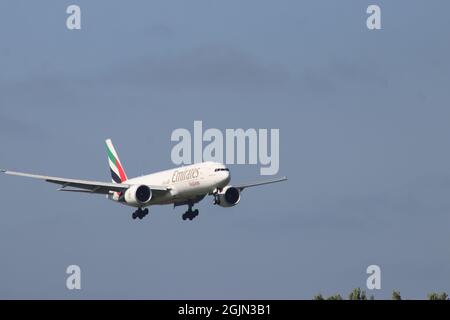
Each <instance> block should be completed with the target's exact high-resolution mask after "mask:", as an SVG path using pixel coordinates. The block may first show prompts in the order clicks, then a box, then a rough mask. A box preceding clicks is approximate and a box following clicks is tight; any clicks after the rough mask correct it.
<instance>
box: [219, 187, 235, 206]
mask: <svg viewBox="0 0 450 320" xmlns="http://www.w3.org/2000/svg"><path fill="white" fill-rule="evenodd" d="M217 196H218V203H217V204H218V205H219V206H221V207H224V208H229V207H233V206H235V205H237V204H238V203H239V201H240V200H241V192H240V191H239V189H238V188H235V187H232V186H226V187H225V188H223V189H222V191H220V192H219V193H218V194H217Z"/></svg>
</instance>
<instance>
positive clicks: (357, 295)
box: [313, 288, 449, 300]
mask: <svg viewBox="0 0 450 320" xmlns="http://www.w3.org/2000/svg"><path fill="white" fill-rule="evenodd" d="M427 298H428V300H449V297H448V294H447V293H445V292H442V293H436V292H432V293H429V294H428V295H427ZM391 299H392V300H402V296H401V294H400V291H398V290H394V291H392V296H391ZM313 300H344V298H343V297H342V296H341V295H340V294H335V295H332V296H329V297H326V298H325V297H324V296H323V295H322V294H320V293H319V294H317V295H315V296H314V298H313ZM348 300H375V298H374V296H373V295H370V296H369V297H368V296H367V295H366V291H365V290H361V288H355V289H353V290H352V292H350V294H349V295H348Z"/></svg>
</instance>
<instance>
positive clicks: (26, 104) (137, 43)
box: [0, 0, 450, 299]
mask: <svg viewBox="0 0 450 320" xmlns="http://www.w3.org/2000/svg"><path fill="white" fill-rule="evenodd" d="M72 3H76V4H78V5H80V6H81V10H82V30H80V31H68V30H67V29H66V27H65V20H66V17H67V15H66V13H65V10H66V7H67V6H68V5H69V4H72ZM372 3H377V4H379V5H380V6H381V9H382V27H383V30H381V31H376V32H373V31H369V30H367V28H366V25H365V20H366V16H367V15H366V13H365V11H366V8H367V6H368V5H369V4H372ZM449 10H450V3H449V2H448V1H438V0H433V1H427V2H425V1H381V0H377V1H370V2H369V1H356V0H355V1H317V0H316V1H312V0H311V1H261V0H258V1H256V0H254V1H237V0H235V1H132V2H131V3H130V2H126V1H82V0H78V1H60V0H58V1H57V0H53V1H46V0H45V1H44V0H42V1H39V2H36V1H33V2H32V1H3V2H1V3H0V39H1V42H0V70H1V71H0V145H1V152H0V167H5V168H8V169H15V170H22V171H28V172H34V173H42V174H49V175H58V176H67V177H74V178H88V179H98V180H105V181H108V180H109V179H110V176H109V169H108V164H107V158H106V152H105V147H104V139H105V138H112V139H113V141H114V144H115V145H116V148H117V149H118V152H119V155H120V158H121V161H122V163H123V165H124V167H125V169H126V171H127V174H128V175H129V176H134V175H140V174H142V173H150V172H152V171H156V170H161V169H166V168H168V167H171V166H172V163H171V160H170V151H171V149H172V147H173V145H174V143H172V142H171V141H170V134H171V132H172V131H173V130H174V129H176V128H187V129H190V130H192V128H193V121H194V120H202V121H203V125H204V127H205V128H219V129H223V130H224V129H226V128H239V127H242V128H280V135H281V141H280V143H281V150H280V152H281V153H280V174H281V175H287V176H288V177H289V179H290V180H289V181H288V182H287V183H284V184H279V185H272V186H267V187H261V188H256V189H250V190H246V191H245V193H244V194H243V198H242V201H241V203H240V204H239V205H238V206H236V207H234V208H230V209H223V208H219V207H215V206H212V205H211V202H212V199H210V198H207V199H205V200H204V201H203V202H202V203H200V205H199V209H200V216H199V217H198V218H197V219H196V220H195V221H193V222H185V221H182V219H181V214H182V213H183V212H184V211H185V209H184V208H177V209H175V210H174V209H173V208H172V207H170V206H166V207H154V208H151V214H150V215H149V216H147V217H146V218H145V219H144V220H142V221H133V220H131V218H130V215H131V212H132V209H130V208H127V207H123V206H120V205H116V204H114V203H112V202H109V201H106V200H105V199H104V198H103V197H101V196H86V195H74V194H61V193H57V192H56V191H54V189H55V186H53V185H49V184H45V183H43V182H39V181H33V180H27V179H22V178H16V177H8V176H1V177H0V194H1V196H0V199H1V207H0V208H1V210H0V213H1V217H0V219H1V223H0V298H151V299H161V298H175V299H188V298H190V299H197V298H201V299H216V298H237V299H240V298H256V299H258V298H264V299H278V298H288V299H309V298H311V297H312V296H313V295H314V294H316V293H318V292H321V293H323V294H324V295H330V294H334V293H338V292H339V293H342V294H345V295H347V293H348V292H349V291H350V290H351V289H352V288H354V287H363V288H364V287H365V283H366V278H367V275H366V273H365V271H366V268H367V266H368V265H371V264H377V265H379V266H380V267H381V270H382V281H381V282H382V283H381V285H382V290H379V291H375V292H370V294H374V295H375V296H376V297H378V298H387V297H390V294H391V292H392V289H394V288H396V289H399V290H400V291H401V293H402V295H403V296H405V297H409V298H424V297H425V296H426V294H427V293H428V292H430V291H444V290H445V291H447V292H448V291H450V281H449V278H450V276H449V273H450V270H449V269H450V249H449V248H450V247H449V245H448V244H449V243H450V232H449V227H448V226H449V225H450V197H449V194H450V149H449V137H450V126H449V125H448V124H449V119H450V108H449V105H448V101H449V97H450V91H449V90H448V83H449V81H450V64H449V62H448V57H449V56H450V42H449V40H448V39H449V32H450V20H449V19H448V12H449ZM230 167H231V169H232V173H233V181H234V182H244V181H248V180H254V179H255V178H258V175H259V167H258V166H237V165H234V166H230ZM70 264H78V265H80V267H81V270H82V290H81V291H78V292H73V291H68V290H67V289H66V287H65V280H66V274H65V269H66V267H67V266H68V265H70Z"/></svg>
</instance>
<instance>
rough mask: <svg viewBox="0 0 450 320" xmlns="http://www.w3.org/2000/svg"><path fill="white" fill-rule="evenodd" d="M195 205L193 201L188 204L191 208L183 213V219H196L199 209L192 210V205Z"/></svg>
mask: <svg viewBox="0 0 450 320" xmlns="http://www.w3.org/2000/svg"><path fill="white" fill-rule="evenodd" d="M193 205H194V204H193V203H189V204H188V206H189V209H188V211H186V212H185V213H184V214H183V220H186V219H189V220H192V219H194V218H195V217H196V216H198V210H197V209H195V210H192V206H193Z"/></svg>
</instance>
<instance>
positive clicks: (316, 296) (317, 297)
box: [313, 293, 325, 300]
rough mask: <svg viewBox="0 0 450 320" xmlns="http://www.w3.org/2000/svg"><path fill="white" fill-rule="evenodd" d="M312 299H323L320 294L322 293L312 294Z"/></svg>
mask: <svg viewBox="0 0 450 320" xmlns="http://www.w3.org/2000/svg"><path fill="white" fill-rule="evenodd" d="M313 300H325V299H324V297H323V296H322V294H321V293H319V294H316V295H315V296H314V298H313Z"/></svg>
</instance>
